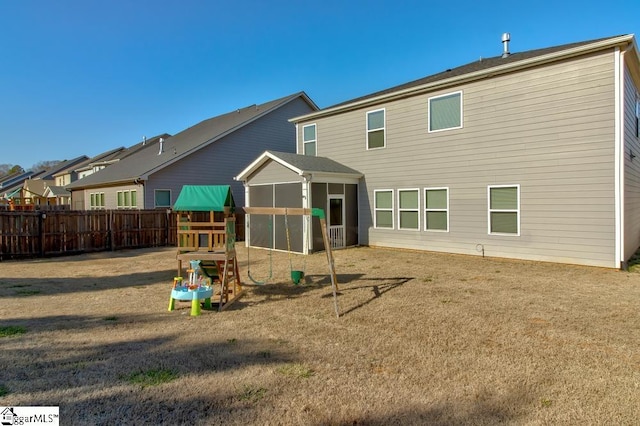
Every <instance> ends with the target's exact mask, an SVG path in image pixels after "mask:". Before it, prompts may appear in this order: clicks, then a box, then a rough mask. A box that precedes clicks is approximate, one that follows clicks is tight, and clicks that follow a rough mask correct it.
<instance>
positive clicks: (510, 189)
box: [488, 185, 520, 236]
mask: <svg viewBox="0 0 640 426" xmlns="http://www.w3.org/2000/svg"><path fill="white" fill-rule="evenodd" d="M488 189H489V190H488V198H489V200H488V202H489V234H505V235H516V236H517V235H520V185H496V186H489V188H488Z"/></svg>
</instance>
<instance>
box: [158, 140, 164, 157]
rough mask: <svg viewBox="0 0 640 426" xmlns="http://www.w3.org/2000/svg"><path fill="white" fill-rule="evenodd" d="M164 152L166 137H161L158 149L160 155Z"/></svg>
mask: <svg viewBox="0 0 640 426" xmlns="http://www.w3.org/2000/svg"><path fill="white" fill-rule="evenodd" d="M163 152H164V138H160V150H159V151H158V155H160V154H162V153H163Z"/></svg>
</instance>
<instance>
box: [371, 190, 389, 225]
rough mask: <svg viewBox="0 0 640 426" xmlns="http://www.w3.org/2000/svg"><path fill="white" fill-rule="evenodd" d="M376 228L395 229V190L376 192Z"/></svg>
mask: <svg viewBox="0 0 640 426" xmlns="http://www.w3.org/2000/svg"><path fill="white" fill-rule="evenodd" d="M373 196H374V200H375V201H374V202H375V207H374V209H375V216H374V224H373V226H374V228H389V229H393V190H391V189H382V190H378V191H374V194H373Z"/></svg>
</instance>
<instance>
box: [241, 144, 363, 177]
mask: <svg viewBox="0 0 640 426" xmlns="http://www.w3.org/2000/svg"><path fill="white" fill-rule="evenodd" d="M269 161H275V162H276V163H278V164H281V165H282V166H284V167H286V168H288V169H290V170H292V171H294V172H295V173H297V174H298V175H300V176H307V175H309V176H310V175H314V174H322V175H332V176H336V177H337V176H342V177H350V178H357V179H359V178H361V177H362V176H363V174H362V173H360V172H359V171H357V170H354V169H352V168H350V167H347V166H345V165H343V164H340V163H338V162H337V161H335V160H332V159H330V158H326V157H316V156H311V155H301V154H292V153H290V152H276V151H265V152H264V153H263V154H262V155H261V156H260V157H258V158H257V159H256V160H255V161H254V162H253V163H251V164H250V165H249V166H247V168H245V169H244V170H243V171H242V172H240V174H238V176H236V177H235V180H238V181H246V180H247V179H248V178H249V176H251V175H252V174H253V173H255V172H256V171H257V170H258V169H260V168H261V167H262V166H263V165H264V164H265V163H267V162H269Z"/></svg>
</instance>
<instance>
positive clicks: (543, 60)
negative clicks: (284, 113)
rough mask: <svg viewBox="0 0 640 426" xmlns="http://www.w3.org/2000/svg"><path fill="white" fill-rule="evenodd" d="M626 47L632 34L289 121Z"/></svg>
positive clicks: (330, 113)
mask: <svg viewBox="0 0 640 426" xmlns="http://www.w3.org/2000/svg"><path fill="white" fill-rule="evenodd" d="M625 44H632V45H633V46H635V42H634V36H633V34H630V35H624V36H619V37H615V38H611V39H606V40H602V41H599V42H595V43H591V44H587V45H583V46H578V47H574V48H572V49H569V50H563V51H559V52H553V53H549V54H546V55H542V56H536V57H534V58H529V59H523V60H521V61H517V62H513V63H510V64H505V65H498V66H496V67H493V68H488V69H485V70H481V71H475V72H471V73H468V74H463V75H461V76H456V77H451V78H446V79H443V80H438V81H435V82H432V83H427V84H423V85H420V86H415V87H410V88H407V89H403V90H399V91H397V92H393V93H387V94H384V95H380V96H376V97H373V98H368V99H363V100H361V101H358V102H353V103H350V104H346V105H341V106H338V107H335V108H328V109H324V110H321V111H319V112H317V113H311V114H306V115H301V116H299V117H293V118H291V119H289V122H291V123H298V122H300V121H307V120H310V119H316V118H322V117H327V116H330V115H334V114H338V113H342V112H347V111H353V110H356V109H360V108H363V107H366V106H370V105H375V104H379V103H382V102H390V101H395V100H398V99H403V98H407V97H410V96H415V95H420V94H423V93H427V92H430V91H433V90H435V89H439V88H446V87H449V86H453V85H459V84H462V83H468V82H471V81H475V80H480V79H483V78H487V77H494V76H497V75H501V74H506V73H508V72H514V71H519V70H522V69H526V68H530V67H532V66H535V65H542V64H547V63H549V62H555V61H558V60H560V59H568V58H573V57H576V56H581V55H585V54H588V53H593V52H598V51H601V50H603V49H605V48H612V47H618V46H621V45H625Z"/></svg>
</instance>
